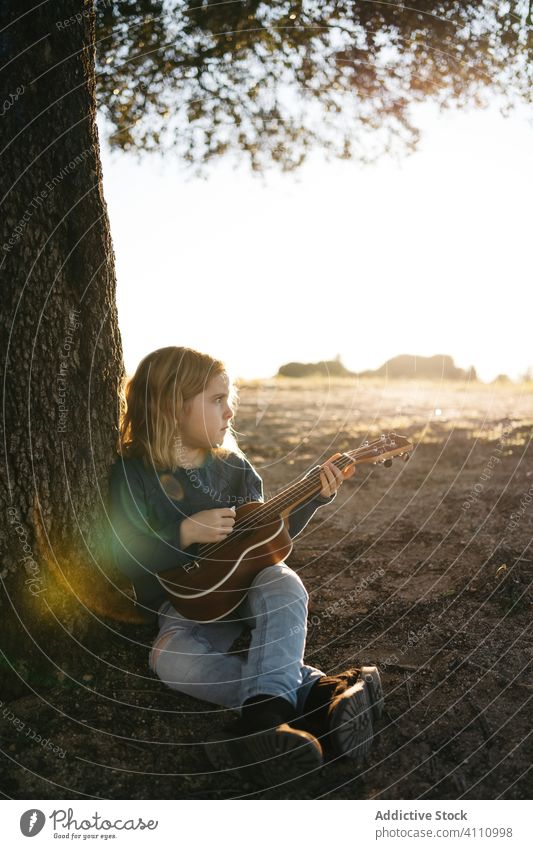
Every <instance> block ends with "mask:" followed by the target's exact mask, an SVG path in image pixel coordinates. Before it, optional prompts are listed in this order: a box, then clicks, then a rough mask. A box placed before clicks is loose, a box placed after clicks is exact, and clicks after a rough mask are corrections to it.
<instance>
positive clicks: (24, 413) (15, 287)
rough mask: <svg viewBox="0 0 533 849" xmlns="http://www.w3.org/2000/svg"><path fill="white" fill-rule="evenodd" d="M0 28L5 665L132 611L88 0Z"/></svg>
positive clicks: (20, 7)
mask: <svg viewBox="0 0 533 849" xmlns="http://www.w3.org/2000/svg"><path fill="white" fill-rule="evenodd" d="M0 29H1V32H0V64H1V66H2V80H3V84H2V91H3V92H4V93H5V95H4V100H3V103H2V105H1V107H0V113H1V115H0V132H1V133H2V141H1V145H0V149H1V151H2V152H1V160H0V162H1V195H0V197H1V211H2V222H3V233H2V243H1V249H0V272H1V275H2V278H3V283H2V298H3V309H2V315H1V325H0V327H1V331H0V332H1V334H2V354H3V368H2V377H3V410H2V428H3V432H2V437H3V438H2V452H3V463H2V465H3V474H2V479H1V482H0V487H1V497H2V501H3V504H4V506H3V515H4V517H5V521H4V522H3V523H2V526H3V530H2V531H1V536H0V547H1V575H2V590H3V592H2V597H1V600H0V604H1V607H2V608H3V612H2V616H3V621H4V623H6V622H7V621H9V622H10V624H9V626H6V625H4V631H3V634H4V636H3V645H4V647H5V649H4V650H5V654H6V657H4V661H3V665H4V666H6V665H7V666H10V665H12V664H15V663H16V659H17V658H16V656H17V654H18V655H19V656H20V655H23V654H26V655H27V652H28V651H29V650H31V655H30V656H31V657H32V658H33V660H35V662H36V663H38V662H39V661H40V659H42V658H44V657H45V656H46V655H50V657H51V658H52V663H53V664H60V662H61V657H62V656H63V652H64V651H65V650H66V649H65V647H64V646H63V647H60V648H58V650H57V652H54V645H55V644H56V642H57V645H58V646H59V643H60V642H61V635H66V638H67V639H66V641H65V642H66V643H69V640H68V635H69V632H74V633H75V634H76V636H80V635H82V636H83V635H84V634H86V633H87V628H88V627H90V626H89V625H88V623H90V622H91V620H93V621H94V614H95V613H96V614H97V615H104V616H106V615H109V616H116V617H118V618H127V617H128V616H129V615H130V613H131V604H130V603H129V602H128V600H127V598H126V597H125V596H124V595H121V593H120V592H117V590H116V589H114V588H113V585H112V584H111V583H110V582H109V580H108V578H107V577H105V574H106V573H108V563H107V558H106V550H105V546H104V545H103V542H104V540H105V533H106V527H107V519H106V510H105V498H106V495H107V485H106V481H107V473H108V469H109V466H110V464H111V463H112V461H113V459H114V445H115V441H116V435H117V415H118V409H117V390H118V387H119V383H120V380H121V378H122V375H123V359H122V345H121V339H120V333H119V329H118V323H117V311H116V306H115V269H114V256H113V249H112V243H111V236H110V231H109V221H108V216H107V210H106V204H105V200H104V195H103V189H102V169H101V164H100V158H99V144H98V132H97V126H96V106H95V79H94V11H93V8H92V0H86V2H84V0H77V2H73V0H68V2H67V0H60V2H45V3H41V4H34V3H33V2H27V0H24V2H21V0H17V2H15V0H9V2H5V3H3V4H2V6H1V9H0ZM111 577H112V578H116V575H113V574H112V573H111ZM8 615H9V616H8ZM73 642H75V641H73V640H72V639H70V644H72V643H73ZM41 656H42V658H41Z"/></svg>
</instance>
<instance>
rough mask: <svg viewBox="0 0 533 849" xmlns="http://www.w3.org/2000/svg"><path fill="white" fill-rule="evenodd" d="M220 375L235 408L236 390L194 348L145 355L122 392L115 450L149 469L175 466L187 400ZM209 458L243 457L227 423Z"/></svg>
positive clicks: (217, 364)
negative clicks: (226, 428) (222, 435)
mask: <svg viewBox="0 0 533 849" xmlns="http://www.w3.org/2000/svg"><path fill="white" fill-rule="evenodd" d="M218 375H225V376H227V377H228V379H229V390H228V393H229V398H228V403H229V404H230V406H231V407H232V409H235V405H236V402H237V398H238V390H237V388H236V386H235V385H234V383H233V380H231V378H230V377H229V374H228V370H227V368H226V366H225V365H224V363H223V362H222V361H221V360H216V359H214V358H213V357H210V356H209V355H208V354H202V353H201V352H200V351H195V350H194V349H193V348H183V347H175V346H170V347H168V348H158V349H157V351H152V353H150V354H147V355H146V357H144V359H143V360H141V362H140V363H139V365H138V366H137V369H136V371H135V374H134V375H133V376H132V377H126V378H125V379H124V381H123V384H122V387H121V390H120V424H119V437H118V442H117V452H118V453H119V454H120V455H121V456H122V457H140V458H141V459H142V460H143V462H144V464H145V465H146V466H148V467H154V466H155V467H156V468H163V469H170V470H171V471H173V472H174V471H176V469H177V468H178V452H177V451H176V448H175V446H176V442H177V441H179V439H180V421H181V416H182V412H183V406H184V404H185V402H186V401H188V400H189V399H190V398H193V397H194V396H195V395H198V394H199V393H200V392H203V391H204V390H205V388H206V386H207V384H208V383H209V381H210V380H212V378H214V377H218ZM210 453H211V454H212V455H213V456H219V457H227V456H228V455H229V454H231V453H235V454H238V455H240V456H243V454H242V451H241V450H240V448H239V446H238V445H237V440H236V437H235V433H234V431H233V428H232V424H231V422H230V426H229V428H228V430H227V431H226V434H225V438H224V442H223V444H222V446H220V447H216V448H212V449H211V451H210Z"/></svg>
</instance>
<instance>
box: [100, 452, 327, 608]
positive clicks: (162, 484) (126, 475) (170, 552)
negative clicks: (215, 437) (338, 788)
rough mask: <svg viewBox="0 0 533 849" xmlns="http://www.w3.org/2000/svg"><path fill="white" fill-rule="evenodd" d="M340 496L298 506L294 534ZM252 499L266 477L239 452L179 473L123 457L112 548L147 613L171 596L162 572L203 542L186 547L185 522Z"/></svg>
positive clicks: (114, 494)
mask: <svg viewBox="0 0 533 849" xmlns="http://www.w3.org/2000/svg"><path fill="white" fill-rule="evenodd" d="M316 468H317V467H316V466H315V467H313V469H316ZM313 469H311V470H310V471H313ZM308 474H309V472H308ZM335 495H336V493H335V494H334V495H332V496H331V497H330V498H322V497H321V496H318V495H317V496H315V497H313V498H311V499H310V500H309V501H307V502H305V503H304V504H301V505H299V506H298V507H297V508H295V509H294V510H293V511H292V513H291V514H290V516H289V534H290V536H291V539H292V538H294V537H295V536H297V535H298V534H299V533H300V532H301V531H302V530H303V529H304V528H305V526H306V525H307V523H308V522H309V521H310V519H311V517H312V516H313V514H314V513H315V511H316V510H317V508H318V507H320V506H321V505H322V504H329V503H330V502H331V501H333V499H334V498H335ZM246 501H264V497H263V481H262V480H261V477H260V476H259V474H258V473H257V471H256V470H255V469H254V467H253V466H252V464H251V463H250V462H249V461H248V460H247V459H246V458H245V457H240V456H239V455H237V454H234V453H232V454H230V455H229V456H228V457H226V458H224V459H222V458H220V457H215V456H213V455H211V454H209V455H208V456H207V458H206V460H205V462H204V464H203V465H202V466H200V467H199V468H196V469H182V468H180V469H177V470H176V472H174V473H172V472H171V471H169V470H168V471H164V470H163V471H162V470H156V469H154V468H150V469H148V468H146V466H145V465H144V463H143V462H142V460H140V459H137V458H122V457H118V459H117V461H116V462H115V463H114V465H113V466H112V468H111V476H110V492H109V515H110V520H111V536H110V548H111V553H112V556H113V560H114V562H115V564H116V566H117V567H118V569H119V570H120V571H121V572H123V573H124V574H126V575H127V576H128V577H129V578H130V580H131V581H132V584H133V590H134V593H135V599H136V601H135V604H136V607H137V608H138V609H139V610H140V611H142V612H143V613H144V615H145V616H147V618H152V617H153V616H154V615H155V613H156V612H157V610H158V609H159V607H160V606H161V604H162V602H163V601H165V599H166V595H165V591H164V590H163V588H162V587H161V584H160V583H159V581H158V580H157V578H156V573H157V572H165V571H167V570H169V569H175V568H176V567H177V566H183V565H184V564H186V563H188V562H190V561H192V560H194V559H195V557H196V556H197V552H198V549H199V544H198V543H193V544H192V545H190V546H189V547H188V548H187V549H181V548H180V525H181V523H182V521H183V520H184V519H185V518H186V517H187V516H191V515H192V514H193V513H198V512H199V511H200V510H211V509H213V508H216V507H228V506H229V507H231V506H235V507H238V506H239V505H240V504H244V503H245V502H246Z"/></svg>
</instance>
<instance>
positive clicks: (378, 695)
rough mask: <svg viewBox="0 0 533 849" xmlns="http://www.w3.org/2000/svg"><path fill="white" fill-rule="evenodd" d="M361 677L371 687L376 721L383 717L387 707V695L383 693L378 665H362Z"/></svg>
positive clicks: (371, 698)
mask: <svg viewBox="0 0 533 849" xmlns="http://www.w3.org/2000/svg"><path fill="white" fill-rule="evenodd" d="M361 677H362V678H364V680H365V682H366V684H367V687H368V688H369V691H370V692H369V697H370V701H371V703H372V716H373V720H374V722H377V720H378V719H381V717H382V716H383V710H384V707H385V697H384V695H383V687H382V686H381V678H380V675H379V670H378V668H377V666H362V667H361Z"/></svg>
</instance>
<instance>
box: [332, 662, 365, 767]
mask: <svg viewBox="0 0 533 849" xmlns="http://www.w3.org/2000/svg"><path fill="white" fill-rule="evenodd" d="M369 689H370V688H369V687H368V686H367V682H366V681H363V680H361V679H360V680H359V681H357V682H356V683H355V684H354V685H353V686H352V687H350V688H349V689H348V690H346V691H345V692H344V693H343V694H342V695H341V696H340V697H339V700H338V703H337V705H336V706H335V709H334V711H333V714H332V715H331V717H330V729H331V731H330V734H329V738H330V741H331V744H332V746H333V748H334V750H335V752H336V754H337V755H344V756H345V757H347V758H350V760H352V761H354V762H357V763H363V761H364V760H365V758H366V757H367V755H368V752H369V751H370V748H371V746H372V741H373V739H374V726H373V721H372V712H373V709H372V703H371V699H370V696H369Z"/></svg>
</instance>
